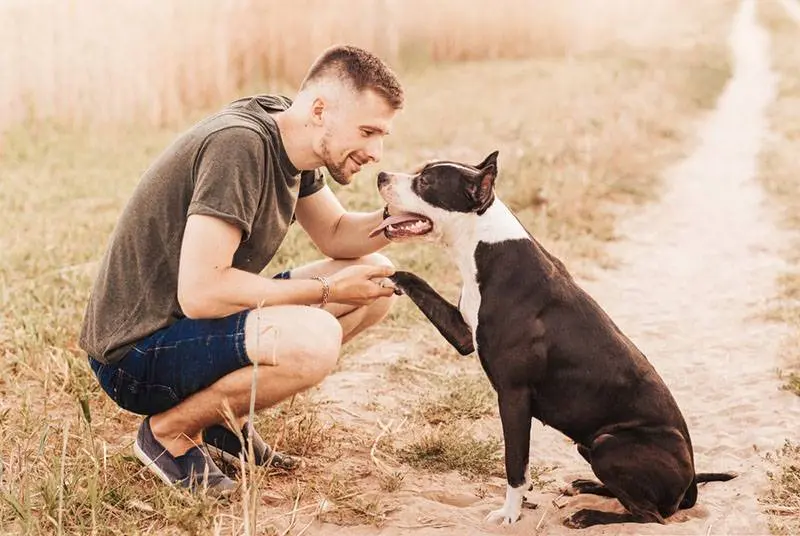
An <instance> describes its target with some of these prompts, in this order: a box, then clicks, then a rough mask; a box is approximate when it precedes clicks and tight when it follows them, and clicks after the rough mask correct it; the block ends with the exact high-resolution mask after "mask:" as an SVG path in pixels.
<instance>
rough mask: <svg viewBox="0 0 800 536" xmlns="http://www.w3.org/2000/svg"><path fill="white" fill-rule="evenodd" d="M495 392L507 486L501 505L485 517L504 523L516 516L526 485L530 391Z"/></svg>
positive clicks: (529, 441)
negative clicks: (503, 501)
mask: <svg viewBox="0 0 800 536" xmlns="http://www.w3.org/2000/svg"><path fill="white" fill-rule="evenodd" d="M498 392H499V396H498V399H499V403H500V420H501V422H502V424H503V441H504V443H505V461H506V479H507V482H508V486H507V487H506V500H505V503H503V507H502V508H500V509H499V510H495V511H493V512H491V513H490V514H489V515H488V516H486V521H487V522H489V523H498V522H499V523H502V524H504V525H508V524H511V523H515V522H516V521H517V520H518V519H519V516H520V514H521V512H522V502H523V499H524V496H525V492H526V491H528V489H529V488H530V482H529V475H528V459H529V457H530V445H531V418H532V416H531V393H530V391H528V390H527V389H513V390H511V389H509V390H503V391H498Z"/></svg>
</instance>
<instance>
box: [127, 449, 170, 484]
mask: <svg viewBox="0 0 800 536" xmlns="http://www.w3.org/2000/svg"><path fill="white" fill-rule="evenodd" d="M133 454H134V455H135V456H136V457H137V458H138V459H139V461H140V462H142V463H143V464H144V466H145V467H146V468H147V469H149V470H150V471H151V472H152V473H153V474H155V475H156V476H157V477H158V478H160V479H161V480H162V481H163V482H164V483H165V484H166V485H168V486H174V485H175V482H173V481H172V480H171V479H170V478H169V477H168V476H167V474H166V473H165V472H164V471H162V470H161V469H160V468H159V467H158V466H157V465H156V462H155V460H151V459H150V456H148V455H147V454H145V452H144V451H143V450H142V448H141V447H140V446H139V442H138V441H134V443H133Z"/></svg>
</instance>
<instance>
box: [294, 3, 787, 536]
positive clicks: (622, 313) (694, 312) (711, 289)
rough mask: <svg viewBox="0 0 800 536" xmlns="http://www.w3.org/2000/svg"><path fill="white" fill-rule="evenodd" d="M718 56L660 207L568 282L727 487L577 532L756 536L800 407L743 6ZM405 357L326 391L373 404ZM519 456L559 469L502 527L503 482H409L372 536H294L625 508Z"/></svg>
mask: <svg viewBox="0 0 800 536" xmlns="http://www.w3.org/2000/svg"><path fill="white" fill-rule="evenodd" d="M798 11H800V9H798ZM730 46H731V51H732V55H733V61H734V75H733V78H732V79H731V80H730V82H729V84H728V86H727V87H726V89H725V90H724V92H723V94H722V95H721V96H720V99H719V101H718V103H717V106H716V108H715V109H714V110H713V112H712V113H710V114H709V115H708V116H707V117H706V118H705V119H704V121H703V122H702V123H701V124H699V125H698V145H697V148H696V150H695V151H694V152H693V153H692V154H691V156H689V157H688V158H687V159H686V160H684V161H683V162H681V163H680V164H678V165H677V166H675V167H674V168H673V169H671V170H670V171H669V173H668V175H667V177H666V183H667V185H668V187H667V191H666V193H665V195H664V196H663V197H662V199H661V200H660V202H658V203H656V204H653V205H650V206H648V207H647V208H645V209H644V210H642V211H640V212H638V213H636V214H634V215H632V216H629V217H626V218H623V220H622V223H621V225H620V227H619V229H618V231H619V235H620V236H621V238H622V239H621V240H620V241H619V242H617V243H615V244H614V245H612V246H611V253H612V254H613V255H614V257H615V258H616V259H618V260H619V261H620V264H619V266H617V267H615V268H613V269H608V270H599V269H598V270H596V271H595V272H594V273H592V274H591V275H590V277H586V278H583V279H581V280H580V281H581V284H582V285H583V286H584V288H586V289H587V290H588V291H589V293H590V294H592V295H593V296H594V297H595V298H596V299H597V301H598V302H599V303H600V304H601V305H602V306H603V307H604V308H605V309H606V310H607V311H608V312H609V314H610V315H611V316H612V318H613V319H614V320H615V321H616V322H617V324H618V325H619V326H620V327H621V328H622V330H623V331H625V332H626V333H627V334H628V336H629V337H631V339H632V340H633V341H634V342H635V343H636V344H637V345H638V346H639V348H640V349H642V351H644V353H645V354H646V355H647V356H648V358H649V359H650V360H651V361H652V362H653V364H654V365H655V367H656V369H657V370H658V371H659V372H660V373H661V375H662V377H663V378H664V379H665V381H666V382H667V384H668V385H669V386H670V388H671V389H672V392H673V394H674V396H675V398H676V399H677V401H678V403H679V405H680V406H681V408H682V410H683V412H684V415H685V417H686V419H687V422H688V424H689V429H690V432H691V434H692V440H693V443H694V447H695V461H696V467H697V470H698V471H700V472H703V471H735V472H737V473H739V475H740V476H739V477H738V478H736V479H734V480H732V481H730V482H727V483H710V484H706V485H703V486H701V488H700V494H699V500H698V503H697V505H696V506H695V507H694V508H692V509H690V510H688V511H681V512H679V513H677V514H676V515H674V516H673V517H671V518H670V519H669V520H668V523H667V524H666V525H663V526H662V525H638V524H622V525H610V526H605V527H593V528H590V529H585V530H583V531H581V533H582V534H587V535H594V534H702V535H707V534H769V529H768V526H767V518H766V516H765V515H764V514H763V513H762V511H761V509H760V508H759V505H758V502H757V497H758V495H759V494H760V493H761V492H762V491H763V489H764V487H765V486H766V476H765V473H766V471H767V469H768V467H767V466H766V464H765V462H764V461H763V455H764V453H765V452H766V451H769V450H773V449H775V448H777V447H779V446H780V445H781V444H782V443H783V441H784V438H786V437H787V436H789V435H790V434H791V432H792V431H796V430H797V423H798V422H800V398H797V397H795V396H793V395H791V394H789V393H787V392H784V391H781V390H779V381H778V379H777V376H776V369H777V368H778V367H779V366H780V359H779V353H780V344H781V340H782V338H783V336H784V331H783V329H784V328H783V327H782V326H780V325H777V324H771V323H768V322H766V321H765V320H763V317H762V315H763V313H764V311H765V309H766V302H767V300H768V298H769V297H771V296H774V295H775V287H774V281H775V278H776V276H777V274H779V273H780V271H781V269H782V260H781V256H780V250H781V247H783V246H784V245H786V244H788V243H789V241H788V240H787V238H786V237H785V236H784V235H782V233H781V232H780V231H779V230H778V229H777V226H776V222H775V221H774V219H773V216H772V214H771V213H770V212H769V209H768V207H766V206H765V201H764V196H763V194H762V192H761V190H760V187H759V185H758V183H757V181H756V177H755V174H756V165H757V155H758V152H759V149H760V147H761V143H762V141H763V140H764V137H765V136H766V135H767V134H768V133H767V122H766V118H765V112H766V108H767V106H768V105H769V103H770V102H771V101H772V100H773V99H774V96H775V82H776V81H775V77H774V74H773V73H772V72H771V71H770V67H769V65H770V63H769V60H770V57H769V53H770V51H769V40H768V36H767V35H766V33H765V31H764V30H763V29H762V28H760V27H759V26H758V25H757V23H756V21H755V13H754V2H753V1H752V0H745V1H744V2H743V3H742V6H741V9H740V11H739V12H738V14H737V16H736V18H735V21H734V24H733V26H732V29H731V34H730ZM581 273H583V272H581ZM405 351H407V347H404V346H403V345H397V344H388V343H387V344H386V345H382V346H380V347H379V348H378V349H373V350H372V351H371V352H370V353H369V354H368V355H365V356H363V357H364V358H365V361H364V363H363V368H361V369H360V371H359V372H356V371H349V372H343V373H341V374H338V375H335V376H334V377H332V378H330V380H329V381H328V382H326V384H325V387H324V391H326V392H328V393H330V394H331V395H334V393H335V395H334V396H335V398H338V399H339V400H342V396H343V395H344V396H345V398H347V397H348V396H350V402H352V403H354V404H356V403H363V402H364V401H365V400H366V399H368V397H369V396H372V395H370V394H369V393H367V392H365V391H364V387H363V386H364V385H369V383H368V382H369V379H370V376H371V375H372V374H374V372H371V370H372V371H374V370H376V369H377V368H379V367H380V366H381V365H385V363H386V362H387V361H392V360H396V359H397V357H398V355H401V354H403V352H405ZM371 367H372V368H371ZM337 376H338V377H337ZM347 393H349V395H348V394H347ZM531 455H532V459H533V460H534V463H537V464H545V465H555V466H556V469H555V470H553V471H552V472H551V473H550V474H549V475H547V477H548V478H551V479H553V480H554V483H553V484H551V485H550V486H548V487H547V488H546V492H537V491H534V492H532V493H531V494H530V495H529V498H530V500H531V501H532V502H533V503H536V504H538V508H537V509H535V510H531V509H526V510H523V518H522V519H521V520H520V521H519V522H518V523H517V524H515V525H513V526H511V527H492V526H487V525H485V524H483V518H484V516H485V515H486V514H487V513H488V512H489V511H490V510H493V509H495V508H498V507H499V506H500V505H501V504H502V501H503V497H504V493H505V486H504V482H503V481H502V480H500V479H494V480H492V481H491V482H490V484H488V485H487V486H485V489H486V491H487V492H488V493H487V495H486V496H485V497H483V498H480V497H478V496H477V495H476V493H475V486H470V485H465V484H464V482H463V480H461V479H460V478H457V477H455V476H449V475H446V476H424V475H409V476H408V477H407V479H406V485H405V486H404V488H403V491H400V492H398V493H397V494H396V495H395V497H394V498H395V499H396V500H397V501H398V502H399V506H400V508H399V510H398V511H397V512H395V513H393V514H392V515H391V516H390V519H389V520H388V522H387V523H386V524H385V526H384V527H382V528H380V529H378V528H376V527H372V526H369V527H368V526H360V527H339V526H336V525H331V524H323V523H319V522H316V523H314V524H313V525H312V526H311V527H309V530H308V531H307V532H306V534H326V535H327V534H347V535H359V534H381V535H387V536H388V535H392V536H394V535H405V534H414V535H423V534H459V535H461V534H567V533H576V532H575V531H573V530H571V529H567V528H565V527H563V526H562V524H561V522H562V520H563V519H564V518H566V517H567V516H568V515H569V514H571V513H572V512H574V511H577V510H579V509H581V508H585V507H593V508H598V509H601V510H609V511H622V509H621V506H620V505H619V503H618V502H617V501H616V500H613V499H606V498H600V497H594V496H578V497H559V495H558V491H557V490H558V488H559V487H562V486H564V485H566V483H568V482H569V481H571V480H572V479H573V478H578V477H581V478H589V477H591V476H592V475H591V471H590V469H589V467H588V465H587V464H586V463H585V462H584V461H583V459H582V458H580V457H579V456H578V454H577V452H576V451H575V449H574V447H573V446H572V445H571V444H570V442H569V441H567V440H566V438H565V437H564V436H562V435H561V434H560V433H558V432H556V431H554V430H552V429H548V428H544V427H542V426H541V424H539V423H538V422H535V424H534V431H533V441H532V447H531ZM556 504H557V505H558V506H556Z"/></svg>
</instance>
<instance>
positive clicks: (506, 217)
mask: <svg viewBox="0 0 800 536" xmlns="http://www.w3.org/2000/svg"><path fill="white" fill-rule="evenodd" d="M497 169H498V167H497V152H494V153H492V154H490V155H489V156H488V157H487V158H486V159H485V160H484V161H483V162H481V163H480V164H478V165H477V166H471V165H466V164H461V163H456V162H448V161H439V162H433V163H429V164H427V165H425V166H424V167H423V168H422V169H421V170H420V171H418V172H416V173H413V174H405V173H386V172H382V173H380V174H379V175H378V189H379V191H380V193H381V196H382V197H383V198H384V200H385V201H386V202H387V203H388V205H389V206H390V210H391V211H392V212H393V213H394V215H392V216H390V217H389V218H387V219H385V220H384V222H383V223H382V224H381V226H379V227H378V228H376V229H375V230H374V231H373V235H374V234H377V233H379V232H383V233H385V234H386V236H388V237H390V238H393V239H403V238H415V237H424V238H425V239H428V240H433V241H436V242H439V243H441V244H442V245H444V246H445V247H446V248H447V249H448V252H449V253H450V255H451V257H452V258H453V259H454V260H455V262H456V264H457V265H458V268H459V270H460V272H461V276H462V279H463V288H462V291H461V298H460V300H459V305H458V307H456V306H454V305H452V304H451V303H449V302H447V301H446V300H445V299H444V298H442V297H441V296H440V295H439V294H438V293H437V292H436V291H435V290H433V289H432V288H431V287H430V286H429V285H428V284H427V283H426V282H425V281H423V280H422V279H420V278H419V277H417V276H415V275H413V274H411V273H409V272H403V271H398V272H396V274H395V275H394V276H392V279H393V280H394V282H395V284H396V286H397V287H398V288H399V289H400V290H402V291H403V292H404V293H405V294H406V295H408V296H409V298H410V299H411V300H413V302H414V303H415V304H416V305H417V307H419V309H420V310H421V311H422V313H423V314H424V315H425V316H426V317H427V318H428V319H429V320H430V321H431V322H432V323H433V324H434V326H435V327H436V328H437V329H438V330H439V332H440V333H441V334H442V335H443V336H444V337H445V339H447V341H448V342H450V343H451V344H452V345H453V346H454V347H455V348H456V349H457V350H458V351H459V353H461V354H462V355H467V354H470V353H472V352H473V351H475V350H477V353H478V357H479V358H480V361H481V365H482V366H483V369H484V370H485V371H486V374H487V375H488V377H489V381H490V382H491V384H492V386H493V387H494V389H495V390H496V391H497V398H498V403H499V409H500V419H501V421H502V426H503V436H504V442H505V466H506V477H507V480H508V487H507V492H506V499H505V503H504V504H503V507H502V508H501V509H499V510H496V511H493V512H491V513H490V514H489V515H488V516H487V521H489V522H502V523H505V524H508V523H514V522H516V521H517V520H518V519H519V516H520V512H521V508H522V502H523V494H524V493H525V491H527V490H528V489H529V488H530V485H529V475H528V457H529V448H530V432H531V419H532V418H534V417H535V418H537V419H539V420H540V421H541V422H542V423H544V424H546V425H548V426H551V427H553V428H555V429H557V430H559V431H561V432H562V433H564V434H565V435H567V436H568V437H569V438H570V439H572V440H573V441H575V443H576V444H577V447H578V451H579V452H580V454H581V455H582V456H583V457H584V458H585V459H586V460H587V461H588V462H589V463H590V464H591V466H592V470H593V471H594V474H595V475H596V476H597V478H599V479H600V480H601V481H602V484H601V483H598V482H595V481H591V480H576V481H575V482H573V483H572V491H573V492H575V493H594V494H598V495H604V496H608V497H616V498H617V499H618V500H619V501H620V502H621V503H622V504H623V506H625V508H626V509H627V511H628V512H627V513H624V514H617V513H610V512H601V511H597V510H587V509H584V510H580V511H578V512H576V513H574V514H572V515H571V516H570V517H568V518H567V519H566V520H565V521H564V523H565V524H566V525H567V526H570V527H575V528H582V527H588V526H591V525H597V524H608V523H621V522H639V523H646V522H658V523H664V518H666V517H669V516H671V515H672V514H673V513H675V512H676V511H677V510H678V509H679V508H690V507H692V506H693V505H694V504H695V501H696V499H697V483H698V482H707V481H714V480H716V481H725V480H729V479H731V478H733V477H734V476H735V475H734V474H731V473H706V474H696V473H695V468H694V456H693V452H692V443H691V439H690V438H689V431H688V429H687V427H686V422H685V421H684V419H683V416H682V415H681V412H680V409H679V408H678V405H677V403H676V402H675V399H674V398H673V397H672V395H671V394H670V392H669V390H668V389H667V386H666V385H665V384H664V382H663V380H662V379H661V377H660V376H659V375H658V373H657V372H656V370H655V369H654V368H653V366H652V365H651V364H650V362H649V361H648V360H647V359H646V358H645V356H644V355H643V354H642V352H641V351H639V349H638V348H637V347H636V346H635V345H634V344H633V343H632V342H631V341H630V340H629V339H628V338H627V337H626V336H625V335H624V334H623V333H622V332H621V331H620V330H619V328H618V327H617V326H616V325H615V324H614V322H613V321H612V320H611V319H610V318H609V317H608V315H607V314H606V313H605V312H604V311H603V309H602V308H601V307H600V306H599V305H598V304H597V303H596V302H595V301H594V300H593V299H592V298H591V297H590V296H589V295H588V294H587V293H586V292H584V291H583V290H582V289H581V288H580V287H579V286H578V285H577V284H576V282H575V281H574V280H573V278H572V277H571V276H570V274H569V273H568V272H567V269H566V268H565V267H564V265H563V264H562V263H561V261H559V260H558V259H557V258H555V257H554V256H553V255H551V254H550V253H548V252H547V251H546V250H545V249H544V248H543V247H542V246H541V244H539V243H538V242H537V241H536V240H535V239H534V238H533V237H532V236H531V235H530V234H529V233H528V232H527V231H526V230H525V228H524V227H523V226H522V224H521V223H520V222H519V220H517V218H516V217H515V216H514V214H512V212H511V211H510V210H509V209H508V208H507V207H506V206H505V205H504V204H503V203H502V202H501V201H500V199H498V198H497V197H496V195H495V188H494V185H495V179H496V177H497Z"/></svg>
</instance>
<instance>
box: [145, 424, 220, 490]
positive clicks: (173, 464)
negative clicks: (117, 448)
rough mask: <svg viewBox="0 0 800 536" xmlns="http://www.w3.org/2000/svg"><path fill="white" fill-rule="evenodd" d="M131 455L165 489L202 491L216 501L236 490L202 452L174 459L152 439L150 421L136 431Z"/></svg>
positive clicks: (193, 449) (192, 452) (198, 447)
mask: <svg viewBox="0 0 800 536" xmlns="http://www.w3.org/2000/svg"><path fill="white" fill-rule="evenodd" d="M133 453H134V454H135V455H136V457H137V458H139V461H141V462H142V463H143V464H144V465H145V467H147V468H148V469H150V471H152V472H153V473H154V474H155V475H156V476H158V477H159V478H160V479H161V480H162V481H164V483H166V484H167V485H170V486H175V485H177V486H180V487H184V488H189V489H190V490H192V491H198V490H206V491H207V492H208V493H209V495H213V496H216V497H227V496H229V495H231V494H232V493H233V491H234V490H235V489H236V482H234V481H233V480H231V479H230V478H228V477H227V476H225V474H224V473H223V472H222V471H220V469H219V467H217V465H216V464H215V463H214V461H213V460H212V459H211V456H209V455H208V453H207V452H206V451H205V449H204V448H202V447H200V446H197V447H192V448H190V449H189V450H188V451H187V452H186V454H182V455H181V456H177V457H176V456H173V455H172V454H170V453H169V451H168V450H167V449H165V448H164V446H163V445H162V444H161V443H159V442H158V440H157V439H156V438H155V436H154V435H153V430H152V429H151V428H150V417H147V418H145V420H144V422H142V425H141V426H140V427H139V433H138V434H137V436H136V442H135V443H134V444H133Z"/></svg>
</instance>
